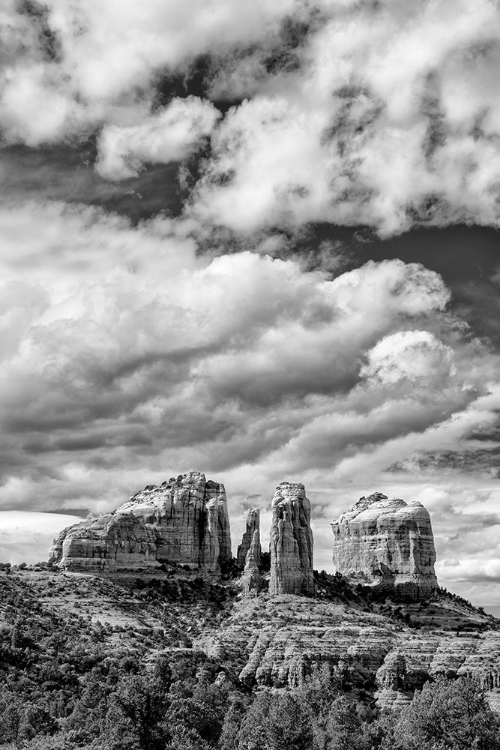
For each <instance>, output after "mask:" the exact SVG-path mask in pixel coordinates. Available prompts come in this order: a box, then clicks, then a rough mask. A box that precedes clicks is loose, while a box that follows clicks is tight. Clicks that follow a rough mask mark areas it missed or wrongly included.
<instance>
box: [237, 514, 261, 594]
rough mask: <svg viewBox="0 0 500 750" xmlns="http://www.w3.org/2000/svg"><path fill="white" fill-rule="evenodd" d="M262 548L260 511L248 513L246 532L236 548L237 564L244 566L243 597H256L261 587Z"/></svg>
mask: <svg viewBox="0 0 500 750" xmlns="http://www.w3.org/2000/svg"><path fill="white" fill-rule="evenodd" d="M261 558H262V547H261V544H260V510H259V509H258V508H252V510H249V511H248V514H247V522H246V530H245V532H244V534H243V539H242V540H241V544H240V546H239V547H238V562H239V563H240V565H244V570H243V576H242V579H241V583H242V590H243V594H244V596H256V595H257V594H258V593H259V591H260V590H261V589H262V587H263V579H262V575H261V572H260V564H261Z"/></svg>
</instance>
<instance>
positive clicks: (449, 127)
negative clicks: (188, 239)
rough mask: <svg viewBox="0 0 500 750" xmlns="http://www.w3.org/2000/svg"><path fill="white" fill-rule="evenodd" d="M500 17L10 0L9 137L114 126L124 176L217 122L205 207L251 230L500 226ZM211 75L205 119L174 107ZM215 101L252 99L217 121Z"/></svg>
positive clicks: (423, 1)
mask: <svg viewBox="0 0 500 750" xmlns="http://www.w3.org/2000/svg"><path fill="white" fill-rule="evenodd" d="M499 13H500V11H499V9H498V6H497V4H495V3H494V2H492V1H491V0H479V1H478V2H477V3H476V4H475V6H474V12H473V13H471V12H470V8H469V5H468V4H467V3H466V2H465V0H460V1H459V2H456V0H453V2H452V0H439V1H438V2H430V0H420V1H419V2H417V3H412V4H411V6H408V7H405V8H404V9H403V8H401V7H400V4H398V3H395V2H392V0H390V1H389V0H387V1H386V2H380V3H376V4H372V3H365V4H363V3H361V4H360V3H346V2H343V1H342V0H337V1H336V2H333V3H332V2H323V0H317V1H316V2H304V1H303V0H286V2H283V1H281V2H279V3H277V2H271V3H270V2H263V1H262V2H260V1H259V2H246V0H245V2H240V3H238V6H237V7H236V5H235V4H234V3H232V2H230V1H229V0H216V1H215V0H214V2H212V3H209V4H207V3H206V2H201V0H183V1H182V2H180V0H179V1H178V2H177V1H176V2H171V3H169V5H168V8H165V5H164V3H161V2H159V0H145V1H144V2H143V3H141V4H140V6H138V5H137V4H136V3H132V2H123V0H121V1H120V2H119V3H118V0H116V2H115V0H113V1H112V2H107V3H106V5H105V7H104V6H103V4H102V3H98V2H97V1H96V0H90V2H89V0H86V1H85V2H83V0H73V2H71V3H68V2H62V1H61V0H46V2H44V3H43V4H42V3H37V2H30V3H20V4H14V3H7V4H6V5H5V9H4V10H3V11H2V16H1V17H0V35H1V38H2V40H4V41H5V45H4V47H3V49H2V58H1V59H0V66H1V69H0V124H1V126H2V132H3V137H4V138H5V139H6V141H7V142H9V143H24V144H28V145H30V146H38V145H40V144H47V143H59V142H63V141H67V140H68V139H73V140H75V139H80V138H85V137H88V136H90V135H92V134H94V133H96V132H97V133H100V136H99V143H100V145H101V152H100V154H99V155H98V158H97V161H96V165H97V168H98V169H99V171H100V172H101V174H103V175H105V176H106V177H107V178H109V179H112V180H115V179H124V178H125V177H129V176H131V175H133V174H136V172H137V170H138V169H140V168H141V165H142V164H144V163H146V162H154V161H158V162H161V163H162V162H165V161H166V160H170V159H172V158H176V159H182V158H183V157H184V156H185V155H186V153H187V151H188V150H189V149H190V148H191V147H192V146H193V145H194V144H195V143H197V142H198V140H199V137H200V135H208V133H210V132H212V144H211V148H212V150H211V154H210V158H208V159H207V160H206V161H205V162H204V163H203V165H201V166H202V169H201V178H200V180H199V181H198V184H197V185H196V186H195V187H194V190H193V194H192V196H191V208H190V211H191V213H192V215H193V216H194V217H196V218H197V219H198V220H199V221H200V222H202V223H206V222H209V223H213V224H215V225H216V226H224V227H229V228H231V229H232V230H233V231H236V232H238V233H243V234H245V233H249V232H253V231H256V230H262V229H268V230H269V229H272V228H275V227H276V226H278V227H285V228H290V227H297V226H300V225H302V224H307V223H309V222H318V221H321V222H332V223H336V224H346V225H353V224H365V225H369V226H371V227H374V228H375V229H377V230H378V231H379V232H380V233H381V234H383V235H389V234H394V233H398V232H401V231H404V230H405V229H408V228H409V227H411V226H412V225H413V224H414V223H415V222H417V223H419V222H420V223H427V224H438V225H443V224H447V223H453V222H457V221H461V222H478V223H483V224H484V223H488V224H490V225H493V226H498V224H499V211H498V184H499V177H500V174H499V167H498V163H499V159H498V145H497V141H498V135H499V132H498V122H499V115H500V110H499V104H498V96H497V95H496V77H497V70H498V59H499V55H500V52H499V50H500V35H499V34H498V32H497V29H498V28H500V24H499V20H500V15H499ZM26 39H28V42H26V41H25V40H26ZM196 66H198V68H196ZM195 68H196V69H197V70H198V78H199V81H198V83H197V84H196V86H197V87H198V89H199V90H198V91H197V92H196V94H197V96H198V97H199V96H204V97H205V100H204V101H203V103H202V102H201V101H200V102H198V103H197V104H196V107H198V111H197V113H195V112H194V109H195V105H194V103H193V101H192V100H190V99H189V98H188V99H187V101H186V102H185V103H184V104H181V103H179V102H177V103H175V104H168V102H169V101H170V100H171V99H172V97H173V96H174V95H175V92H176V88H175V86H176V85H177V84H175V85H174V83H172V81H174V80H177V81H178V82H181V83H180V84H179V85H181V84H182V81H183V80H184V84H182V85H181V88H182V87H183V86H184V88H185V90H186V91H187V90H188V88H189V87H188V83H187V81H188V80H189V76H190V75H191V73H190V71H191V72H192V70H193V69H195ZM168 80H170V81H171V84H170V88H169V85H168V84H165V85H166V89H163V88H162V86H163V85H164V84H162V81H168ZM162 97H163V98H162ZM210 99H212V100H213V101H215V102H216V103H218V104H220V101H221V100H226V101H227V102H229V103H233V104H234V106H233V107H231V108H230V109H229V111H228V112H227V113H226V114H225V116H224V117H222V118H220V122H219V124H218V125H217V126H215V127H214V123H215V119H216V115H215V113H214V110H213V108H212V105H211V104H210V101H209V100H210ZM164 104H166V105H167V106H166V109H162V105H164ZM183 108H185V110H183V113H182V116H181V119H177V120H176V125H175V127H174V126H173V124H172V117H174V115H175V117H177V115H178V110H179V109H183ZM193 117H194V119H195V120H196V123H197V124H196V125H193V119H192V118H193ZM200 117H201V120H200V119H199V118H200ZM174 119H175V118H174ZM181 120H182V123H183V124H181ZM193 127H194V132H193Z"/></svg>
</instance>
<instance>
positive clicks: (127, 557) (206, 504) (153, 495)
mask: <svg viewBox="0 0 500 750" xmlns="http://www.w3.org/2000/svg"><path fill="white" fill-rule="evenodd" d="M50 559H51V561H52V562H54V563H56V564H57V565H59V567H61V568H64V569H69V570H106V569H110V570H116V569H127V570H128V569H138V568H154V567H159V565H160V563H177V564H183V565H189V566H190V567H192V568H194V569H201V570H202V571H205V572H216V571H217V570H219V567H220V565H221V564H222V563H224V562H226V561H228V560H230V559H231V535H230V529H229V518H228V514H227V503H226V493H225V490H224V486H223V485H222V484H218V483H217V482H212V481H207V480H206V478H205V475H204V474H200V473H199V472H191V473H189V474H181V475H180V476H178V477H176V478H175V477H174V478H172V479H170V480H169V481H168V482H163V484H161V485H160V486H156V485H148V486H147V487H146V488H145V489H144V490H141V491H140V492H138V493H137V494H136V495H134V496H133V497H131V498H130V500H129V501H128V502H127V503H125V504H124V505H122V506H121V507H119V508H118V509H117V510H115V511H114V512H113V513H109V514H105V515H102V516H99V517H98V518H96V519H91V520H87V521H83V522H81V523H78V524H76V525H75V526H70V527H69V528H67V529H65V530H64V531H63V532H61V534H60V535H59V537H58V538H57V539H56V540H55V542H54V546H53V547H52V549H51V554H50Z"/></svg>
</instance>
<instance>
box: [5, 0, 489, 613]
mask: <svg viewBox="0 0 500 750" xmlns="http://www.w3.org/2000/svg"><path fill="white" fill-rule="evenodd" d="M499 66H500V6H499V4H498V2H497V0H476V2H475V3H473V4H471V3H470V2H468V3H467V2H465V0H415V2H412V3H401V2H400V0H373V1H372V0H366V1H360V2H354V1H353V0H315V1H314V0H311V1H309V0H237V1H236V0H182V1H181V0H170V1H169V2H168V3H165V2H164V0H142V1H141V2H140V3H137V2H135V1H134V2H132V1H131V0H43V2H42V0H40V2H39V1H38V0H0V195H1V201H0V286H1V292H0V359H1V362H0V439H1V445H2V452H1V454H0V510H1V511H2V512H0V556H3V557H4V558H9V559H11V560H12V561H13V562H20V561H21V558H22V559H24V560H26V561H27V562H35V561H37V560H40V559H44V558H46V555H47V547H48V544H49V543H50V537H51V536H52V535H53V534H55V533H56V532H57V531H59V530H60V529H61V528H63V527H64V526H65V525H68V524H69V523H72V522H73V521H74V520H75V519H76V518H80V517H82V516H85V515H86V514H87V513H88V512H92V513H95V512H103V511H108V510H111V509H113V508H114V507H117V506H118V505H120V504H121V503H123V502H125V501H126V500H127V499H128V498H129V496H130V495H132V494H133V493H134V492H136V491H138V490H140V489H141V488H142V487H144V486H145V485H146V484H150V483H161V481H163V480H164V479H167V478H169V477H171V476H175V475H177V474H179V473H182V472H186V471H191V470H198V471H203V472H205V473H206V475H207V477H209V478H211V479H215V480H218V481H222V482H224V484H225V485H226V489H227V492H228V503H229V513H230V517H231V521H232V530H233V537H234V544H235V547H236V544H237V543H238V537H239V536H240V535H241V533H242V531H243V525H244V515H245V511H246V509H248V508H250V507H256V506H258V507H261V508H262V509H263V511H264V513H263V526H264V534H263V536H264V538H265V537H266V529H268V527H269V524H270V514H269V507H270V502H271V498H272V495H273V493H274V488H275V487H276V485H277V484H278V483H279V482H281V481H284V480H288V481H299V482H303V483H304V484H305V485H306V490H307V494H308V497H309V498H310V500H311V502H312V505H313V530H314V535H315V567H317V568H318V569H323V568H324V569H326V570H331V569H332V563H331V546H332V539H331V529H330V523H331V521H332V520H333V519H335V518H336V517H337V516H338V515H340V513H341V512H342V511H344V510H346V509H347V508H348V507H350V506H351V505H352V504H353V503H354V502H355V501H356V500H357V499H358V498H359V497H360V496H362V495H366V494H370V493H371V492H375V491H380V492H384V493H385V494H387V495H389V496H396V497H402V498H403V499H405V500H407V501H409V500H415V499H416V500H420V501H421V502H423V503H424V504H425V506H426V507H427V508H428V510H429V512H430V513H431V518H432V523H433V528H434V533H435V540H436V548H437V554H438V562H437V566H436V569H437V574H438V577H439V580H440V583H441V585H443V586H445V587H446V588H448V589H449V590H451V591H455V592H457V593H459V594H460V595H462V596H465V597H466V598H467V599H470V600H471V601H473V602H474V603H476V604H486V605H488V606H496V605H500V486H499V476H500V474H499V472H500V419H499V414H500V374H499V373H500V297H499V291H500V255H499V248H500V245H499V229H500V79H499V76H498V70H499ZM16 529H17V530H18V531H16Z"/></svg>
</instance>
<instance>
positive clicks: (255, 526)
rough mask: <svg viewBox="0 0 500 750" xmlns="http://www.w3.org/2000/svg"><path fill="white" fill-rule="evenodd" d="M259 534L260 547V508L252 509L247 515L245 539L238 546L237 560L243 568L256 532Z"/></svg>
mask: <svg viewBox="0 0 500 750" xmlns="http://www.w3.org/2000/svg"><path fill="white" fill-rule="evenodd" d="M256 531H257V532H258V533H259V545H260V510H259V509H258V508H252V509H251V510H249V511H248V513H247V518H246V529H245V531H244V532H243V538H242V540H241V544H240V545H239V546H238V552H237V555H236V559H237V561H238V565H241V567H242V568H243V567H244V566H245V562H246V559H247V554H248V551H249V549H250V547H251V546H252V542H253V538H254V534H255V532H256Z"/></svg>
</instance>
